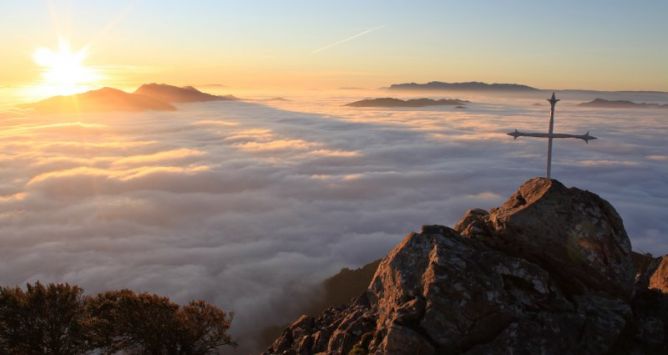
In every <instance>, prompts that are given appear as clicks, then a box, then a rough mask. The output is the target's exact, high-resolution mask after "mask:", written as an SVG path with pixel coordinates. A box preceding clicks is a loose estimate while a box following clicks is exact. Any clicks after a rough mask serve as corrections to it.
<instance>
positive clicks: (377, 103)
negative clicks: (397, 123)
mask: <svg viewBox="0 0 668 355" xmlns="http://www.w3.org/2000/svg"><path fill="white" fill-rule="evenodd" d="M467 103H469V101H466V100H459V99H439V100H434V99H426V98H422V99H408V100H402V99H396V98H393V97H382V98H377V99H365V100H359V101H355V102H351V103H349V104H346V106H352V107H427V106H444V105H448V106H459V105H464V104H467Z"/></svg>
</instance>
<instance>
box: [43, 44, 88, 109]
mask: <svg viewBox="0 0 668 355" xmlns="http://www.w3.org/2000/svg"><path fill="white" fill-rule="evenodd" d="M87 56H88V49H87V48H86V47H84V48H82V49H79V50H78V51H72V49H71V48H70V44H69V43H68V42H67V41H66V40H65V39H62V38H61V39H60V41H59V46H58V49H57V50H55V51H54V50H52V49H50V48H44V47H42V48H38V49H37V50H35V53H34V54H33V60H34V61H35V63H36V64H37V65H39V66H40V67H42V70H43V71H42V79H43V81H42V83H40V85H39V86H37V87H36V88H35V91H36V92H34V94H35V96H52V95H71V94H75V93H79V92H82V91H86V90H89V89H90V88H91V87H92V86H93V85H94V84H95V82H96V81H97V80H99V74H98V73H97V72H96V71H95V70H94V69H92V68H89V67H86V66H85V65H84V63H83V62H84V60H85V59H86V57H87Z"/></svg>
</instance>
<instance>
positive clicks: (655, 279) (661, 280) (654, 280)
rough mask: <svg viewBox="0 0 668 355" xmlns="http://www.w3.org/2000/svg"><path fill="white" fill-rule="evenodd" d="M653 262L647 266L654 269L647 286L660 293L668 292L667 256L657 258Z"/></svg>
mask: <svg viewBox="0 0 668 355" xmlns="http://www.w3.org/2000/svg"><path fill="white" fill-rule="evenodd" d="M654 264H658V265H656V266H655V265H651V266H650V267H649V269H650V270H652V269H653V270H654V272H653V273H652V276H651V277H650V278H649V288H653V289H657V290H659V291H661V292H662V293H668V256H663V257H661V258H657V260H656V261H655V262H654Z"/></svg>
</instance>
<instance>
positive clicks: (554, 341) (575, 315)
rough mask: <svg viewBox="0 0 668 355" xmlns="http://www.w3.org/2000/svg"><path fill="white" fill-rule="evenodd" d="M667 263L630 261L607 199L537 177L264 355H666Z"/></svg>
mask: <svg viewBox="0 0 668 355" xmlns="http://www.w3.org/2000/svg"><path fill="white" fill-rule="evenodd" d="M666 260H667V259H666V258H657V259H654V258H652V257H651V256H647V255H640V254H635V253H632V251H631V247H630V242H629V239H628V236H627V235H626V232H625V230H624V226H623V223H622V220H621V218H620V217H619V215H618V214H617V213H616V212H615V210H614V208H613V207H612V206H611V205H610V204H609V203H607V202H606V201H605V200H603V199H601V198H600V197H599V196H597V195H595V194H593V193H591V192H588V191H582V190H579V189H576V188H566V187H564V186H563V185H562V184H561V183H559V182H557V181H556V180H549V179H543V178H537V179H532V180H529V181H527V182H526V183H525V184H523V185H522V186H521V187H520V188H519V190H518V191H517V192H516V193H515V194H513V196H511V198H510V199H509V200H508V201H506V202H505V203H504V204H503V205H502V206H500V207H498V208H495V209H492V210H491V211H484V210H479V209H478V210H471V211H469V212H467V213H466V215H465V216H464V217H463V218H462V219H461V220H460V222H459V223H457V225H456V226H455V228H454V229H450V228H448V227H444V226H424V227H423V228H422V231H421V232H420V233H411V234H409V235H408V236H406V238H405V239H404V240H403V241H402V242H401V243H400V244H399V245H397V246H396V247H395V248H394V249H393V250H392V251H390V253H389V254H388V255H387V256H386V257H385V258H383V260H382V261H381V262H380V264H379V266H378V269H377V270H376V273H375V275H374V277H373V279H372V281H371V283H370V285H369V287H368V289H367V290H366V292H364V293H363V294H362V295H361V296H360V297H358V298H356V299H355V300H353V301H352V302H351V303H349V304H348V305H346V306H341V307H335V308H330V309H328V310H326V311H325V312H323V313H322V314H320V315H319V316H317V317H310V316H303V317H302V318H300V319H299V320H297V321H296V322H295V323H293V324H292V325H291V326H290V327H288V328H287V329H286V330H285V331H284V332H283V334H282V335H281V336H280V337H279V338H278V339H277V340H276V341H275V342H274V343H273V345H272V346H271V347H270V349H268V350H267V352H266V354H314V353H327V354H513V353H516V354H608V353H637V354H648V353H650V354H651V353H665V352H666V351H668V347H667V344H668V333H667V331H668V300H667V299H666V298H667V297H668V296H667V294H665V293H663V292H666V284H667V281H668V279H667V277H666V276H667V275H668V261H666Z"/></svg>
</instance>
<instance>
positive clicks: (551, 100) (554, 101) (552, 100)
mask: <svg viewBox="0 0 668 355" xmlns="http://www.w3.org/2000/svg"><path fill="white" fill-rule="evenodd" d="M547 101H548V102H549V103H550V128H549V131H548V132H549V137H548V139H547V178H548V179H549V178H550V175H552V139H553V138H554V137H553V133H554V107H555V106H557V102H558V101H559V99H557V97H556V95H555V94H554V93H552V97H551V98H549V99H548V100H547Z"/></svg>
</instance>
